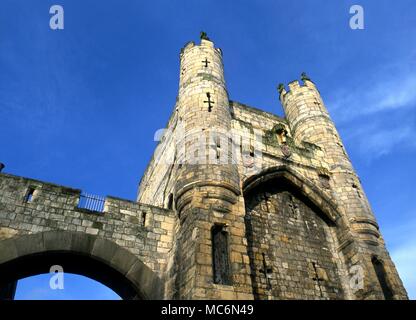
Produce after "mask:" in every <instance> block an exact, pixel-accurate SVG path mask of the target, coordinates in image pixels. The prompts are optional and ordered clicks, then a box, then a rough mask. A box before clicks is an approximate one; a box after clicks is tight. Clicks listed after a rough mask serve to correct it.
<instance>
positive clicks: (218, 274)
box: [211, 225, 231, 285]
mask: <svg viewBox="0 0 416 320" xmlns="http://www.w3.org/2000/svg"><path fill="white" fill-rule="evenodd" d="M211 236H212V265H213V274H214V283H217V284H224V285H231V273H230V262H229V256H228V233H227V231H225V226H224V225H215V226H214V227H213V228H212V230H211Z"/></svg>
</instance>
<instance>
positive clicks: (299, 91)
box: [278, 73, 406, 298]
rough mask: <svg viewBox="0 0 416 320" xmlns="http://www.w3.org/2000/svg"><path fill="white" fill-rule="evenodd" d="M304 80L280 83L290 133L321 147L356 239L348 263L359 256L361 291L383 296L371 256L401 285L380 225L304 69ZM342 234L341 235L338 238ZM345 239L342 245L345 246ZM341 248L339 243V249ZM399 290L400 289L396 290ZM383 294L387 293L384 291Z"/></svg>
mask: <svg viewBox="0 0 416 320" xmlns="http://www.w3.org/2000/svg"><path fill="white" fill-rule="evenodd" d="M301 78H302V81H303V83H300V82H299V81H297V80H296V81H292V82H291V83H289V85H288V86H289V90H286V88H285V87H284V85H279V87H278V91H279V97H280V101H281V103H282V105H283V109H284V111H285V114H286V118H287V120H288V123H289V126H290V129H291V133H292V136H293V137H294V139H295V141H296V142H297V143H301V142H310V143H313V144H315V145H317V146H319V147H320V148H321V149H322V150H323V154H324V157H323V159H322V160H323V162H326V164H327V167H328V168H329V176H328V178H330V185H331V188H332V190H333V197H334V202H335V204H336V205H337V206H338V208H339V210H340V212H341V213H342V214H343V218H344V219H345V221H346V223H347V226H348V229H349V230H344V231H345V232H351V233H352V237H353V238H354V240H355V242H356V243H357V246H358V247H357V248H356V249H355V253H353V251H348V253H347V254H346V258H347V260H348V259H350V262H351V264H354V263H355V262H354V261H355V260H361V264H362V266H363V267H364V268H365V270H366V271H365V273H366V275H368V276H367V277H366V278H365V279H366V280H367V284H368V285H367V289H368V290H369V291H368V292H367V293H364V295H368V296H372V295H373V296H372V297H374V298H383V295H382V293H381V292H377V291H376V292H374V291H372V289H371V288H372V287H374V286H373V285H372V284H373V283H377V275H376V274H375V272H374V270H375V269H376V268H377V266H375V265H374V259H379V260H382V261H383V264H384V268H385V269H386V272H387V274H388V279H389V281H390V283H389V286H390V287H391V288H394V287H397V288H402V283H401V280H400V279H399V277H398V274H397V271H396V269H395V267H394V264H393V262H392V261H391V259H390V257H389V255H388V252H387V250H386V249H385V246H384V241H383V239H382V237H381V234H380V232H379V227H378V224H377V222H376V219H375V217H374V215H373V212H372V210H371V208H370V205H369V202H368V200H367V197H366V195H365V193H364V191H363V188H362V186H361V183H360V180H359V178H358V176H357V174H356V173H355V170H354V168H353V166H352V164H351V161H350V159H349V157H348V155H347V152H346V150H345V147H344V145H343V143H342V140H341V138H340V136H339V133H338V131H337V129H336V127H335V125H334V123H333V121H332V120H331V117H330V115H329V113H328V110H327V108H326V107H325V105H324V102H323V100H322V98H321V95H320V93H319V91H318V89H317V87H316V85H315V84H314V83H313V82H312V81H311V79H310V78H309V77H308V76H307V75H306V74H305V73H303V74H302V76H301ZM341 237H342V236H340V238H341ZM347 244H348V242H346V243H344V244H343V245H345V246H347ZM341 249H343V247H342V246H341V248H340V250H341ZM398 291H399V290H398ZM384 295H386V294H384ZM396 295H397V298H403V297H406V293H405V292H404V291H403V292H397V293H396Z"/></svg>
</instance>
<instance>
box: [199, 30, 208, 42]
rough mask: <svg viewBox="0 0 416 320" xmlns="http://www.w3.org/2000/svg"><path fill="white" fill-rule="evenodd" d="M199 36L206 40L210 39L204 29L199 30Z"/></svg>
mask: <svg viewBox="0 0 416 320" xmlns="http://www.w3.org/2000/svg"><path fill="white" fill-rule="evenodd" d="M199 37H200V38H201V40H208V41H211V40H210V39H209V38H208V35H207V33H206V32H205V31H201V32H200V35H199Z"/></svg>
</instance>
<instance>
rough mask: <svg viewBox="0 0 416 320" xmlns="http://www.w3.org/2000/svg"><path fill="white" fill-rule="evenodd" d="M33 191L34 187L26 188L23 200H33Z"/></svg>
mask: <svg viewBox="0 0 416 320" xmlns="http://www.w3.org/2000/svg"><path fill="white" fill-rule="evenodd" d="M34 193H35V188H33V187H30V188H29V189H28V190H27V193H26V196H25V202H32V201H33V194H34Z"/></svg>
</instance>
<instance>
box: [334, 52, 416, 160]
mask: <svg viewBox="0 0 416 320" xmlns="http://www.w3.org/2000/svg"><path fill="white" fill-rule="evenodd" d="M414 64H415V60H414V57H413V56H409V59H403V61H400V64H398V63H392V64H390V65H385V66H384V67H383V68H381V69H380V70H378V71H377V72H375V73H373V74H372V75H371V76H368V77H366V79H365V81H362V80H360V79H359V78H358V76H357V78H356V79H355V84H349V85H348V84H347V85H345V83H344V84H343V87H341V88H339V89H338V90H335V92H334V93H333V94H332V95H331V96H329V98H328V99H327V106H328V108H329V111H330V113H331V115H332V117H333V118H334V120H335V123H337V125H338V126H339V128H340V129H341V130H342V129H343V128H345V130H344V131H345V134H343V136H344V139H345V141H346V144H347V145H348V146H349V148H353V149H354V151H355V152H358V153H359V154H361V155H362V156H363V159H365V160H366V162H367V163H370V162H372V161H373V160H375V159H377V158H380V157H382V156H384V155H388V154H390V153H391V152H394V151H399V150H409V149H414V148H416V142H415V141H416V140H415V139H414V137H415V135H416V125H415V117H416V112H413V110H414V109H416V74H415V73H414V72H411V70H412V68H414ZM352 77H353V76H352ZM352 80H354V79H352ZM399 118H400V119H399Z"/></svg>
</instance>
